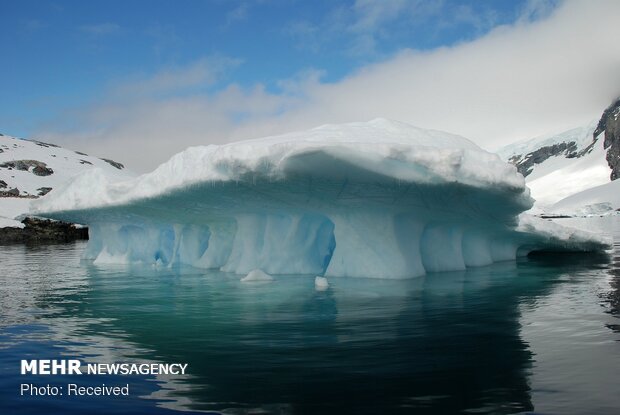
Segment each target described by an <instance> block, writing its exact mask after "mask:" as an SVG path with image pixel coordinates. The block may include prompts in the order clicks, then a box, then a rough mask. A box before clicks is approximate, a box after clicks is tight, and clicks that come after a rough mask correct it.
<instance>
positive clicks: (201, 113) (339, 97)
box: [38, 0, 620, 171]
mask: <svg viewBox="0 0 620 415" xmlns="http://www.w3.org/2000/svg"><path fill="white" fill-rule="evenodd" d="M529 12H532V11H531V10H530V11H529ZM381 16H382V15H378V17H376V19H375V20H373V21H372V22H364V21H362V20H360V25H362V24H364V25H367V26H368V27H370V29H369V30H372V31H376V22H380V21H381V18H380V17H381ZM617 16H620V2H618V1H613V0H611V1H603V0H601V1H592V2H589V1H569V2H565V3H562V4H560V5H559V6H558V7H557V8H556V9H554V10H553V11H552V12H551V14H550V15H549V16H548V17H546V18H544V19H535V20H532V19H529V18H526V17H525V16H524V18H522V19H519V20H518V21H517V22H516V23H514V24H512V25H509V26H499V27H496V28H494V29H493V30H492V31H490V32H489V33H487V34H486V35H484V36H482V37H480V38H478V39H476V40H474V41H470V42H467V43H461V44H458V45H456V46H453V47H446V48H440V49H435V50H432V51H424V52H422V51H416V50H402V51H400V52H399V53H398V54H396V55H395V56H392V57H390V58H389V59H386V60H383V61H381V62H379V63H374V64H371V65H367V66H365V67H362V68H360V69H359V70H357V71H356V72H355V73H352V74H350V75H349V76H347V77H345V78H344V79H341V80H340V81H338V82H333V83H327V82H323V81H321V71H320V70H316V69H308V70H307V71H304V72H303V73H300V74H295V75H293V76H291V78H290V79H286V80H282V81H281V82H280V83H279V85H280V86H281V88H280V89H279V90H277V91H268V90H266V89H265V87H264V86H262V85H260V84H257V85H254V86H253V87H249V88H243V87H241V86H239V85H236V84H235V83H229V84H228V85H227V86H225V87H224V88H220V89H218V90H211V89H210V88H209V87H210V86H211V85H213V83H214V82H215V79H216V78H218V77H221V76H223V73H225V72H226V71H227V70H228V69H229V68H230V67H231V66H234V65H238V64H241V62H240V61H239V60H236V59H229V58H219V59H215V60H213V59H200V60H198V61H196V62H194V63H192V64H190V65H188V66H187V67H181V68H173V69H167V70H165V71H162V72H161V73H159V74H156V75H155V76H153V77H150V78H146V79H141V80H136V81H134V82H132V83H130V84H127V85H121V86H119V85H115V86H114V87H113V88H111V91H110V94H109V95H108V96H106V97H105V98H103V99H102V100H101V101H99V102H97V103H96V104H93V105H92V106H90V107H87V108H81V109H78V110H73V111H71V112H68V113H66V114H65V115H64V116H63V119H62V120H58V124H54V123H52V124H48V125H46V126H43V127H42V129H41V131H40V132H39V134H38V137H41V138H45V139H47V140H50V141H53V142H58V143H59V144H61V145H64V146H67V147H69V148H74V149H76V150H82V151H87V152H89V153H92V154H95V155H100V156H105V157H111V158H114V159H118V160H119V161H121V162H124V163H126V164H127V165H128V166H129V167H130V168H133V169H134V170H137V171H147V170H150V169H152V168H153V167H155V166H156V165H157V164H159V163H161V162H162V161H164V160H166V159H167V158H169V157H170V156H171V155H172V154H174V153H176V152H178V151H181V150H183V149H184V148H186V147H187V146H190V145H204V144H211V143H225V142H229V141H233V140H238V139H245V138H253V137H259V136H263V135H268V134H278V133H283V132H288V131H292V130H298V129H305V128H311V127H314V126H316V125H320V124H325V123H339V122H350V121H364V120H369V119H372V118H376V117H385V118H391V119H395V120H400V121H405V122H409V123H411V124H414V125H417V126H420V127H425V128H434V129H440V130H445V131H449V132H452V133H457V134H461V135H463V136H466V137H468V138H470V139H472V140H473V141H475V142H477V143H478V144H479V145H481V146H482V147H484V148H487V149H490V150H493V149H496V148H498V147H500V146H501V145H504V144H507V143H510V142H512V141H515V140H517V139H525V138H530V137H533V136H536V135H539V134H544V133H549V132H553V131H561V130H564V129H568V128H571V127H574V126H577V125H580V124H583V123H585V122H587V121H588V120H590V119H592V118H595V117H597V116H599V115H600V113H601V112H602V110H603V109H604V108H605V107H606V106H607V105H608V104H609V103H610V102H611V100H612V99H614V98H615V97H616V96H618V95H619V94H620V54H619V53H617V50H618V46H617V43H618V39H620V25H618V24H617ZM371 23H372V24H371ZM360 30H361V26H360ZM219 79H221V78H219ZM162 90H165V91H166V93H165V94H162V93H161V92H162ZM67 119H71V120H72V128H71V130H67V129H66V128H65V129H62V128H60V127H59V125H66V120H67Z"/></svg>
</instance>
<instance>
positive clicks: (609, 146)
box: [594, 98, 620, 180]
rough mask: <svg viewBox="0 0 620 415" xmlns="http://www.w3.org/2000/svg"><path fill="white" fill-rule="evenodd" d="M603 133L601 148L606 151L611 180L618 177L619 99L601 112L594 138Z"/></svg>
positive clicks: (619, 143) (619, 152)
mask: <svg viewBox="0 0 620 415" xmlns="http://www.w3.org/2000/svg"><path fill="white" fill-rule="evenodd" d="M603 131H604V132H605V141H604V142H603V147H604V148H605V150H607V164H609V168H610V169H611V175H610V179H611V180H616V179H617V178H619V177H620V98H618V99H617V100H616V101H615V102H614V103H613V104H611V105H610V106H609V107H607V109H606V110H605V111H604V112H603V115H602V116H601V119H600V120H599V122H598V125H597V126H596V130H595V131H594V137H597V136H598V135H599V134H601V133H602V132H603Z"/></svg>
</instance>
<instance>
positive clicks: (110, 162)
mask: <svg viewBox="0 0 620 415" xmlns="http://www.w3.org/2000/svg"><path fill="white" fill-rule="evenodd" d="M99 160H103V161H105V162H106V163H108V164H110V165H111V166H114V167H116V168H117V169H119V170H123V169H124V168H125V166H123V165H122V164H121V163H119V162H117V161H114V160H110V159H103V158H102V159H99Z"/></svg>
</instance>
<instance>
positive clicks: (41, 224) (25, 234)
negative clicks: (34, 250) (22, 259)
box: [0, 218, 88, 244]
mask: <svg viewBox="0 0 620 415" xmlns="http://www.w3.org/2000/svg"><path fill="white" fill-rule="evenodd" d="M22 223H23V224H24V225H25V226H24V227H23V228H0V243H4V244H6V243H24V242H25V243H49V242H71V241H76V240H84V239H88V228H79V227H76V226H75V225H73V224H71V223H66V222H59V221H52V220H47V219H38V218H26V219H24V220H23V221H22Z"/></svg>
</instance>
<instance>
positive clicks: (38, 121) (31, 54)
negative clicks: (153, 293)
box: [0, 0, 619, 169]
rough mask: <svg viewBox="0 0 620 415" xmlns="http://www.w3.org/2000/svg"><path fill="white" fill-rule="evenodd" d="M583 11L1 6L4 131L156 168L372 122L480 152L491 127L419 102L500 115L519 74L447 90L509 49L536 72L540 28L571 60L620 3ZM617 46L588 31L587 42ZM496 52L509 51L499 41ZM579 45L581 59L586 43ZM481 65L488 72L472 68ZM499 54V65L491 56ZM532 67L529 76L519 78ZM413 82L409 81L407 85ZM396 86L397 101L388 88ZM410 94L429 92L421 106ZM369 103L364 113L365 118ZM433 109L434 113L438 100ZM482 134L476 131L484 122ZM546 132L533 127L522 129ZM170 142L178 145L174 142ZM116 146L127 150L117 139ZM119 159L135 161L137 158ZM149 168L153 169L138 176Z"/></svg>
mask: <svg viewBox="0 0 620 415" xmlns="http://www.w3.org/2000/svg"><path fill="white" fill-rule="evenodd" d="M587 3H589V2H568V4H566V3H564V2H559V1H550V0H527V1H526V0H524V1H505V0H501V1H500V0H497V1H465V0H443V1H421V0H382V1H377V0H375V1H373V0H350V1H319V0H316V1H301V0H298V1H295V0H255V1H226V0H212V1H207V0H202V1H199V0H185V1H162V0H159V1H158V0H149V1H144V0H142V1H138V0H132V1H128V0H125V1H113V0H106V1H95V0H92V1H62V0H54V1H45V0H21V1H8V0H0V16H2V21H3V24H2V25H0V56H2V61H3V63H2V64H1V65H0V90H1V91H2V93H1V94H0V132H3V133H5V134H11V135H17V136H37V137H39V138H40V137H48V138H49V139H53V140H55V141H60V142H61V144H65V145H73V146H74V147H75V146H77V147H79V148H82V149H92V150H93V151H102V150H104V149H107V148H109V147H110V146H114V145H117V144H118V143H121V144H122V143H125V142H129V141H132V140H134V139H135V140H136V141H139V140H140V139H142V140H146V138H145V137H148V140H149V144H150V146H156V148H157V149H159V150H158V151H157V152H156V153H157V154H154V155H153V157H152V159H153V160H154V161H153V163H154V162H155V161H157V162H160V161H162V159H163V158H165V157H167V156H169V155H171V152H174V151H178V150H180V149H182V145H191V144H201V143H209V142H226V141H230V140H232V139H238V138H249V137H252V136H253V135H254V134H268V133H279V132H284V131H286V130H288V129H296V128H307V127H311V126H313V125H316V124H321V123H324V122H345V121H353V120H365V119H368V118H373V117H375V116H377V117H379V116H385V117H389V118H396V119H401V120H403V121H408V122H412V123H416V124H418V125H421V126H423V127H431V128H438V129H446V130H450V131H453V132H456V133H461V134H465V135H470V136H471V135H472V134H473V135H474V136H476V137H473V138H474V139H476V138H477V137H478V136H479V137H481V138H480V140H478V141H479V142H480V143H481V144H483V145H484V144H485V143H486V141H488V140H489V138H488V137H490V134H497V133H496V131H485V129H484V128H479V129H475V128H467V125H466V123H465V122H464V121H463V122H462V123H461V124H463V126H464V127H463V126H461V124H459V123H446V124H445V125H444V123H443V122H438V120H437V119H435V118H433V117H432V116H428V115H425V107H422V108H420V109H418V110H416V108H418V107H417V106H419V105H422V104H423V103H424V102H427V101H429V96H430V97H432V96H437V97H445V96H454V97H456V98H457V99H458V102H459V104H458V105H456V104H455V105H454V107H450V111H455V110H458V108H463V107H465V106H468V107H473V108H478V112H477V113H476V114H479V115H480V119H484V118H487V119H488V118H490V117H492V116H493V114H492V113H489V112H488V111H489V110H492V111H495V110H494V109H493V108H492V107H494V105H493V103H494V102H495V101H493V99H494V98H493V94H494V93H495V92H494V91H498V90H503V88H504V86H505V84H506V81H505V79H509V80H510V79H512V74H509V73H505V74H503V75H502V76H501V77H498V79H497V82H498V83H500V84H499V85H498V86H494V85H487V83H488V82H486V81H485V82H486V83H485V84H484V85H483V89H484V91H486V94H487V96H486V98H485V101H483V102H480V103H477V102H475V100H476V98H475V95H476V94H475V93H472V92H471V91H468V90H467V91H466V90H463V91H458V90H455V86H454V85H461V84H462V83H463V79H461V78H459V80H458V81H459V82H461V84H456V82H457V81H456V80H453V79H452V78H453V77H454V76H457V77H459V76H460V75H459V73H460V72H461V71H462V70H461V65H462V64H463V65H464V66H463V67H466V68H467V71H469V72H467V73H468V77H467V79H470V78H473V79H474V81H475V79H477V78H478V77H479V76H478V75H477V74H478V73H480V76H483V75H482V74H484V73H485V70H486V69H485V68H489V67H495V68H497V67H498V66H497V65H498V64H500V63H501V64H502V65H505V66H504V67H503V68H505V70H506V71H510V70H511V67H514V66H515V65H514V64H512V63H511V62H509V61H508V59H509V58H502V56H501V55H502V52H501V51H506V50H509V49H510V48H513V47H514V48H515V53H514V56H516V58H515V59H517V58H518V59H519V60H518V61H516V62H517V63H518V64H519V65H520V64H521V62H532V63H533V62H534V60H530V57H529V56H530V55H531V56H532V59H535V58H537V59H538V60H540V59H539V57H540V52H537V51H536V50H532V51H529V50H528V49H529V48H530V47H532V48H533V47H534V45H528V41H529V42H531V39H530V40H527V39H528V36H531V34H532V33H539V35H537V36H540V38H541V42H542V43H543V44H544V42H545V41H547V42H548V43H549V46H548V47H551V48H556V46H554V45H556V43H557V45H562V44H563V43H564V45H563V46H561V47H562V48H567V49H568V48H573V49H574V47H575V46H574V45H571V43H572V42H571V40H570V39H566V38H565V39H564V41H565V42H561V41H560V40H561V39H560V38H561V36H565V37H566V34H567V33H570V30H568V29H570V27H571V25H573V26H574V25H576V24H579V23H576V22H577V19H578V18H581V19H582V20H585V22H584V23H583V25H582V26H583V27H581V26H580V27H579V30H588V29H587V24H590V23H592V22H591V21H589V20H588V19H591V20H592V21H594V20H597V22H598V23H600V18H605V15H609V14H611V15H614V13H613V11H611V10H610V8H611V9H613V8H614V7H615V8H617V7H616V6H615V5H614V2H613V1H611V2H605V1H602V0H601V1H600V2H591V3H596V4H597V6H596V7H593V8H592V9H593V10H594V11H591V10H589V9H590V7H588V11H587V12H586V13H584V11H583V10H580V9H583V8H584V7H586V6H585V5H586V4H587ZM617 3H618V2H616V5H617ZM588 13H590V14H591V16H589V15H588ZM597 13H598V14H597ZM599 16H600V18H599ZM562 19H564V20H562ZM571 19H573V20H571ZM586 23H587V24H586ZM603 24H604V23H603ZM554 25H555V26H554ZM554 27H555V28H554ZM545 28H546V29H545ZM554 30H555V32H554ZM528 33H529V34H528ZM608 35H610V34H609V33H607V32H605V33H596V34H592V36H591V37H592V42H596V41H597V39H598V38H599V37H603V36H608ZM612 35H615V34H614V33H612ZM582 36H583V34H582ZM558 39H560V40H558ZM502 41H503V42H505V46H502V45H498V44H497V43H498V42H502ZM552 42H556V43H552ZM579 46H580V47H583V48H584V51H586V52H587V50H588V48H589V47H590V44H589V43H588V44H584V45H579ZM557 47H560V46H557ZM493 51H495V52H493ZM497 51H500V52H499V53H498V52H497ZM528 53H529V54H530V55H528ZM562 53H563V52H562ZM562 53H560V55H562ZM464 54H466V55H467V56H465V55H464ZM477 54H480V59H479V65H480V68H476V67H474V66H475V65H476V64H473V65H474V66H472V63H471V61H472V59H474V57H476V56H477ZM512 55H513V54H511V56H512ZM459 56H461V58H460V59H459V58H458V57H459ZM494 56H495V57H497V56H499V57H498V58H496V59H495V60H493V59H494ZM562 56H563V55H562ZM597 56H598V55H596V54H594V55H592V59H595V58H596V57H597ZM584 58H588V57H587V56H584ZM442 59H447V60H448V62H449V65H450V67H451V68H452V69H451V70H452V72H451V73H449V74H443V75H442V76H443V77H445V81H444V82H439V81H437V86H436V87H435V88H436V89H437V94H435V90H431V89H428V88H426V87H425V85H426V84H427V83H425V82H423V81H420V79H421V77H423V76H426V77H427V78H434V77H435V74H436V73H437V70H432V69H431V68H432V67H433V65H438V62H439V61H441V60H442ZM500 59H504V61H505V62H500V61H499V60H500ZM545 59H546V58H545ZM545 59H543V60H545ZM566 59H573V58H571V57H567V58H566ZM487 61H488V62H487ZM605 64H607V63H606V62H603V65H605ZM608 64H609V68H608V69H609V71H613V70H615V69H617V66H616V62H615V61H613V60H611V61H610V62H609V63H608ZM399 65H400V66H399ZM553 65H557V62H548V65H546V66H545V68H544V70H543V71H541V73H543V75H545V76H549V74H551V73H553V71H552V70H551V68H552V67H553ZM418 68H420V71H421V72H420V73H419V74H418ZM442 68H445V66H442ZM556 68H557V66H556ZM605 68H606V67H605ZM537 70H538V68H534V67H530V66H527V67H524V68H523V70H522V71H521V72H526V73H530V72H531V73H537ZM594 70H595V69H592V71H594ZM599 70H600V69H599ZM424 71H425V72H424ZM499 71H500V72H503V69H501V68H500V70H499ZM440 72H441V71H440ZM496 72H497V70H496ZM556 72H557V70H556ZM407 74H411V76H413V78H412V79H411V82H410V80H409V79H408V78H407V76H408V75H407ZM579 74H580V72H579ZM590 75H591V76H594V75H592V74H591V73H590V74H589V75H588V74H586V75H583V76H586V79H589V78H587V76H590ZM484 76H486V78H487V79H488V78H493V76H494V75H493V76H491V77H489V76H488V75H484ZM528 76H530V75H528ZM579 76H581V74H580V75H579ZM364 77H367V81H368V82H367V83H365V82H364V81H363V80H362V79H363V78H364ZM401 77H402V79H401ZM500 78H501V79H500ZM530 78H531V76H530ZM394 79H398V80H399V81H401V82H402V88H399V87H398V86H395V85H393V84H390V82H391V81H392V80H394ZM580 79H581V78H580ZM356 81H357V82H358V83H357V84H356ZM564 81H565V83H558V85H556V87H557V88H558V89H560V88H562V89H565V88H566V85H570V84H571V83H574V82H575V78H574V77H573V78H571V77H567V79H565V80H564ZM382 82H385V83H386V85H385V87H383V84H382ZM466 82H467V81H466ZM523 82H525V80H524V81H523ZM541 82H542V85H547V84H549V83H548V82H545V80H541ZM554 82H556V81H555V80H553V82H551V84H553V83H554ZM531 83H532V82H531V79H530V84H531ZM365 85H368V88H366V87H365ZM416 85H419V86H416ZM443 85H445V90H443ZM348 86H350V87H348ZM409 86H410V88H411V90H410V91H409V92H410V94H408V95H407V97H404V96H401V97H398V95H400V93H399V92H400V91H399V90H400V89H405V90H406V89H407V88H409ZM456 88H457V89H460V86H457V87H456ZM515 88H516V92H517V95H519V90H522V89H523V88H521V87H520V86H519V85H518V83H517V85H515ZM597 88H599V87H596V88H595V90H596V94H597V95H596V98H587V99H586V102H588V105H590V107H589V108H590V110H589V111H590V112H592V110H593V108H598V107H595V105H596V106H598V105H602V104H599V103H602V102H605V101H606V100H607V98H608V97H607V96H606V95H605V94H602V93H601V92H600V91H599V89H597ZM613 88H615V85H614V86H613ZM538 89H540V88H538ZM390 90H392V91H395V93H394V92H393V93H391V94H385V93H384V91H390ZM361 91H363V92H364V93H363V94H362V93H361ZM416 91H420V94H419V96H417V98H416V99H415V100H414V101H412V100H413V98H412V97H416ZM450 91H454V92H452V93H450ZM504 92H505V94H508V95H510V93H511V92H510V91H504ZM617 92H619V91H614V92H613V93H611V92H610V93H609V95H610V96H611V95H613V94H615V93H617ZM533 93H536V89H533ZM582 93H583V91H581V90H580V91H576V94H582ZM602 95H605V96H604V97H603V96H602ZM392 97H394V98H392ZM535 98H536V99H539V97H535ZM443 99H444V101H445V100H446V99H445V98H443ZM519 99H521V100H523V99H525V98H524V97H522V96H521V97H519ZM530 99H532V98H531V97H530ZM562 99H566V98H565V97H562ZM340 100H343V102H342V103H340V104H339V105H338V106H337V107H336V104H334V108H333V109H331V110H329V111H327V110H325V111H324V112H323V113H321V111H320V109H321V108H323V109H325V108H326V107H327V106H328V105H327V106H326V104H325V103H330V102H338V101H340ZM468 100H470V101H472V102H471V105H468V104H467V103H468ZM431 101H432V99H431ZM590 101H592V102H590ZM360 102H366V103H368V105H366V106H365V107H361V106H360ZM372 102H375V104H372ZM377 102H378V103H379V104H377ZM489 102H491V103H490V104H489ZM497 102H499V101H497ZM463 103H465V104H463ZM351 104H352V105H351ZM382 104H385V105H382ZM407 105H409V106H411V107H412V112H411V113H410V114H409V113H407V112H404V111H403V108H406V106H407ZM433 105H435V106H437V108H436V109H435V110H433V111H434V112H433V114H436V113H437V111H438V110H439V108H440V107H441V102H440V101H439V98H437V103H434V104H433ZM509 105H510V103H509ZM545 105H546V106H547V107H548V106H549V105H552V104H550V103H546V104H545ZM524 107H527V105H525V104H524ZM429 111H430V110H429ZM485 111H486V112H485ZM579 111H581V112H580V114H581V113H583V117H582V118H584V119H585V118H586V115H587V116H591V114H586V112H588V111H586V110H584V109H583V108H580V109H579ZM569 112H570V111H569ZM576 113H577V112H576ZM570 114H572V113H570ZM570 114H569V115H570ZM467 117H470V116H469V115H467ZM467 117H466V116H465V114H464V115H463V116H462V118H463V119H466V118H467ZM528 117H529V114H526V117H525V119H524V122H527V121H528V119H527V118H528ZM457 118H459V117H457ZM470 118H471V117H470ZM522 118H523V117H522ZM530 118H535V117H530ZM164 121H166V122H165V123H164ZM534 121H535V120H532V122H534ZM575 121H577V120H575ZM470 124H471V123H470ZM474 124H476V125H481V124H480V121H479V120H478V121H476V122H475V123H474ZM535 124H536V123H535V122H534V123H533V124H532V125H535ZM555 124H558V122H556V123H555ZM549 128H551V126H539V127H536V128H530V129H529V130H527V132H525V131H524V132H523V133H522V134H529V133H530V132H529V131H531V133H534V132H545V131H544V130H545V129H549ZM159 133H161V134H159ZM171 134H173V135H175V136H177V139H175V140H172V139H171V138H170V135H171ZM78 138H79V140H78ZM114 140H117V141H118V140H122V141H118V142H117V144H113V143H114ZM174 143H178V145H176V144H174ZM173 144H174V145H173ZM136 145H137V144H136ZM142 145H144V143H142ZM120 156H121V158H122V157H123V154H120ZM125 157H126V156H125ZM125 161H129V162H130V164H131V161H132V160H125ZM147 164H148V166H147ZM150 167H152V166H151V165H150V164H149V163H146V164H144V165H140V166H138V169H141V168H150Z"/></svg>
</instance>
